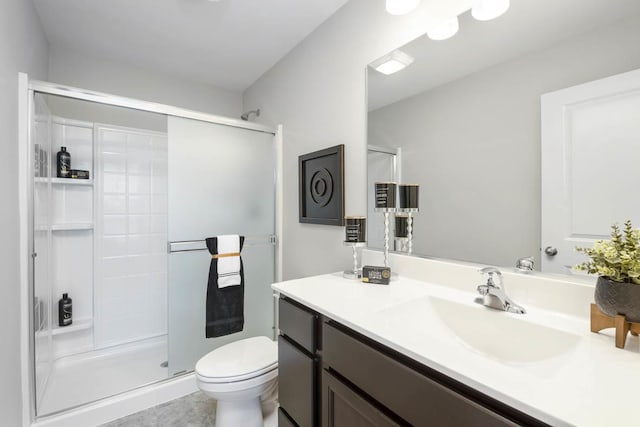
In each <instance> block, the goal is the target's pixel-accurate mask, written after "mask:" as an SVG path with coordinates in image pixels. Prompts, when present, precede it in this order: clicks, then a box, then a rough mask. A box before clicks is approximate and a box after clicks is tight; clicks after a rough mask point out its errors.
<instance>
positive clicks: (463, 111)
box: [368, 0, 640, 273]
mask: <svg viewBox="0 0 640 427" xmlns="http://www.w3.org/2000/svg"><path fill="white" fill-rule="evenodd" d="M459 23H460V29H459V32H458V33H457V34H456V35H455V36H454V37H452V38H450V39H447V40H442V41H434V40H430V39H429V38H428V37H427V36H426V35H425V36H423V37H421V38H419V39H416V40H414V41H413V42H411V43H409V44H407V45H405V46H401V47H399V48H398V50H400V51H402V52H404V53H406V54H407V55H409V56H411V57H413V58H414V61H413V63H412V64H411V65H410V66H408V67H407V68H405V69H403V70H401V71H399V72H397V73H395V74H391V75H384V74H381V73H379V72H378V71H376V70H374V69H373V68H372V67H368V108H369V112H368V144H369V146H370V153H369V154H370V155H369V163H371V164H370V167H369V171H370V177H369V181H374V180H376V179H377V178H376V177H390V179H397V180H400V179H401V181H402V182H403V183H408V184H419V185H420V212H419V213H417V214H415V215H414V218H415V219H414V239H413V253H414V254H417V255H424V256H431V257H437V258H448V259H456V260H464V261H471V262H476V263H482V264H490V265H498V266H514V265H515V263H516V260H517V259H518V258H520V257H526V256H533V258H534V260H535V268H536V269H537V270H540V269H541V270H542V271H544V272H555V273H571V272H572V270H571V266H573V265H575V263H577V262H579V261H580V257H579V255H578V253H577V252H576V251H575V246H590V245H591V244H592V243H593V241H594V240H596V239H600V238H607V237H608V235H609V231H610V226H611V224H613V223H614V222H618V223H622V222H624V221H625V220H626V219H631V220H633V221H634V225H635V226H640V198H639V197H638V195H637V194H638V191H637V186H638V183H640V167H639V164H640V70H639V69H640V1H638V0H512V1H511V7H510V9H509V10H508V11H507V13H505V14H504V15H502V16H501V17H499V18H497V19H495V20H493V21H488V22H486V21H476V20H474V19H473V18H472V17H471V14H470V13H465V14H463V15H461V16H459ZM385 150H386V153H391V154H389V155H391V156H394V154H393V153H395V152H398V153H401V154H402V155H401V156H397V157H396V158H395V163H394V162H393V161H389V160H388V159H387V160H384V159H382V160H381V158H380V157H381V156H384V154H380V152H384V151H385ZM385 162H386V163H385ZM384 164H388V165H390V166H389V168H390V169H389V170H386V171H385V170H381V168H383V167H384ZM394 164H395V165H396V167H395V168H394V169H391V165H394ZM399 171H401V174H400V173H399ZM374 174H375V177H374V176H373V175H374ZM369 186H371V183H370V184H369ZM368 191H369V192H370V193H371V191H372V189H368ZM372 203H373V201H372V200H371V197H370V198H369V204H372ZM369 212H370V213H369V216H370V221H369V223H370V228H375V227H378V225H377V223H378V222H380V219H379V218H377V217H376V215H380V214H376V213H374V212H373V209H369ZM392 223H393V221H392ZM392 233H393V231H392ZM369 245H370V247H373V248H380V247H381V245H382V240H381V238H380V236H379V233H378V231H377V230H372V231H370V232H369ZM545 249H547V251H546V253H545ZM554 252H555V255H554Z"/></svg>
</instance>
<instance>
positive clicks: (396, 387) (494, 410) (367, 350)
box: [279, 299, 546, 427]
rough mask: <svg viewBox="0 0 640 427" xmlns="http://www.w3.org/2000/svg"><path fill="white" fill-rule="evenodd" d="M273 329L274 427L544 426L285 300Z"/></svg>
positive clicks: (282, 300) (282, 301)
mask: <svg viewBox="0 0 640 427" xmlns="http://www.w3.org/2000/svg"><path fill="white" fill-rule="evenodd" d="M280 330H281V336H280V340H279V346H280V347H279V355H280V360H279V393H280V395H279V399H280V410H281V413H280V421H279V426H280V427H289V426H292V425H293V426H300V427H307V426H317V427H319V426H322V427H388V426H419V427H422V426H424V427H428V426H438V427H439V426H447V427H458V426H460V427H467V426H471V427H473V426H478V427H493V426H496V427H503V426H545V425H546V424H544V423H542V422H540V421H539V420H536V419H534V418H532V417H530V416H528V415H526V414H524V413H522V412H520V411H518V410H515V409H513V408H511V407H509V406H507V405H505V404H503V403H501V402H499V401H496V400H495V399H492V398H490V397H488V396H486V395H484V394H482V393H480V392H478V391H477V390H475V389H472V388H470V387H468V386H466V385H464V384H461V383H459V382H457V381H455V380H453V379H452V378H450V377H448V376H445V375H443V374H442V373H440V372H438V371H435V370H433V369H431V368H428V367H426V366H424V365H422V364H420V363H418V362H416V361H414V360H412V359H410V358H408V357H407V356H404V355H403V354H400V353H398V352H395V351H394V350H392V349H390V348H388V347H385V346H383V345H381V344H380V343H378V342H376V341H373V340H371V339H370V338H367V337H365V336H363V335H361V334H359V333H357V332H355V331H353V330H351V329H349V328H347V327H345V326H344V325H341V324H339V323H337V322H335V321H333V320H331V319H328V318H326V317H322V316H320V315H318V314H317V313H314V312H313V311H312V310H310V309H308V308H306V307H304V306H301V305H300V304H297V303H295V302H293V301H290V300H286V299H281V300H280ZM294 338H295V339H294Z"/></svg>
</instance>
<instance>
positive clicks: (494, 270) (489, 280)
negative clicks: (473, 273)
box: [478, 267, 502, 288]
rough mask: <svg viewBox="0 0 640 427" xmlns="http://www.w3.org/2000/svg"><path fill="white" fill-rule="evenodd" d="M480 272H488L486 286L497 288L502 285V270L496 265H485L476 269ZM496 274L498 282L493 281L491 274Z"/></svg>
mask: <svg viewBox="0 0 640 427" xmlns="http://www.w3.org/2000/svg"><path fill="white" fill-rule="evenodd" d="M478 272H479V273H480V274H488V275H489V277H488V278H487V286H489V287H496V288H499V287H501V286H502V272H501V271H500V270H498V269H497V268H496V267H485V268H482V269H480V270H478ZM494 274H495V275H496V277H497V281H498V283H496V282H494V278H493V275H494Z"/></svg>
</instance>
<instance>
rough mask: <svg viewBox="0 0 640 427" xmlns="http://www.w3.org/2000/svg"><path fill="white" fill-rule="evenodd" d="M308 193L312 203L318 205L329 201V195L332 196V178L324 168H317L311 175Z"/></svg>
mask: <svg viewBox="0 0 640 427" xmlns="http://www.w3.org/2000/svg"><path fill="white" fill-rule="evenodd" d="M309 194H310V195H311V200H313V203H315V204H316V205H318V206H326V205H328V204H329V202H330V201H331V197H332V196H333V178H332V177H331V173H330V172H329V171H328V170H327V169H326V168H322V169H319V170H317V171H316V172H315V173H314V174H313V175H312V176H311V181H310V182H309Z"/></svg>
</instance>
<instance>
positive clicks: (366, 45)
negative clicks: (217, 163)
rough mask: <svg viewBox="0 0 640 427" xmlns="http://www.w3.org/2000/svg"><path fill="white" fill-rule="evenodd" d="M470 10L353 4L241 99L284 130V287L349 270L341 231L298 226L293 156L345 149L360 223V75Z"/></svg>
mask: <svg viewBox="0 0 640 427" xmlns="http://www.w3.org/2000/svg"><path fill="white" fill-rule="evenodd" d="M468 3H469V2H468V1H466V0H456V1H448V2H439V4H435V3H434V2H422V3H421V6H420V7H419V8H418V9H417V10H416V11H415V12H413V13H411V14H409V15H406V16H401V17H398V16H391V15H389V14H387V13H386V11H385V8H384V2H383V1H376V2H372V1H371V0H351V1H349V2H348V3H347V4H346V5H345V6H344V7H343V8H342V9H340V10H339V11H338V12H337V13H336V14H335V15H334V16H332V17H331V18H329V19H328V20H327V21H325V23H323V25H321V26H320V27H319V28H318V29H317V30H316V31H314V32H313V33H312V34H311V35H310V36H309V37H307V39H305V40H304V41H303V42H302V43H301V44H299V45H298V46H297V47H296V48H294V49H293V50H292V51H291V52H290V53H289V54H288V55H287V56H286V57H285V58H283V59H282V60H281V61H279V62H278V63H277V64H276V65H275V66H274V67H273V68H272V69H271V70H269V71H268V72H267V73H265V74H264V75H263V76H262V77H261V78H260V79H259V80H258V81H257V82H256V83H255V84H253V85H252V86H251V87H250V88H249V89H248V90H247V91H246V92H245V94H244V105H245V106H250V107H251V108H256V107H259V108H261V109H262V114H261V117H260V118H259V121H260V122H262V123H267V124H271V125H275V124H278V123H282V124H284V212H283V215H284V230H283V236H282V237H283V242H284V244H283V249H284V257H283V258H284V259H283V277H284V279H291V278H296V277H302V276H310V275H314V274H320V273H327V272H330V271H337V270H344V269H346V268H348V267H349V265H350V264H351V262H352V261H351V260H352V258H351V255H350V254H351V251H350V249H349V248H346V247H344V245H343V244H342V241H343V240H344V229H343V228H342V227H335V226H326V225H313V224H300V223H299V222H298V156H299V155H302V154H305V153H308V152H312V151H316V150H319V149H322V148H326V147H330V146H333V145H337V144H345V181H346V185H345V204H346V207H345V213H346V214H347V215H365V214H366V210H367V206H366V182H367V172H366V144H367V142H366V111H367V105H366V88H365V68H366V66H367V64H368V63H369V62H371V61H373V60H374V59H376V58H378V57H380V56H382V55H384V54H385V53H387V52H388V51H390V50H391V49H393V48H395V47H397V46H400V45H402V44H404V43H407V42H408V41H410V40H412V39H414V38H415V37H418V36H419V35H421V34H423V33H424V32H425V31H426V29H427V25H429V23H430V22H434V21H435V20H437V19H440V17H442V16H450V15H451V14H452V13H454V14H457V13H460V12H462V11H463V10H465V9H466V8H467V7H468V6H469V4H468Z"/></svg>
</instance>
